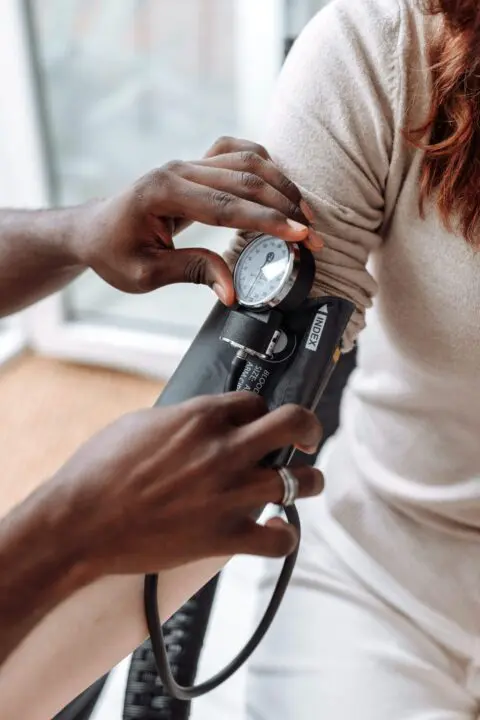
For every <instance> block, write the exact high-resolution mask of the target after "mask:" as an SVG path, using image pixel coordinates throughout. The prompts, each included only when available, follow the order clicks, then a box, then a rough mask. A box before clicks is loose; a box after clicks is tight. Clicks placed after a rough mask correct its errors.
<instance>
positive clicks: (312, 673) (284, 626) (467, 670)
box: [246, 499, 480, 720]
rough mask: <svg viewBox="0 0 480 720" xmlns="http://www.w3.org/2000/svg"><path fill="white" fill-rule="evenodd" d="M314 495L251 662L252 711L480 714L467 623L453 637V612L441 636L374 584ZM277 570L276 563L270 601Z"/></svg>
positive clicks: (357, 717)
mask: <svg viewBox="0 0 480 720" xmlns="http://www.w3.org/2000/svg"><path fill="white" fill-rule="evenodd" d="M318 502H319V503H321V502H322V500H321V499H320V500H319V501H318ZM312 503H313V505H315V504H316V503H317V501H309V502H308V507H309V513H308V517H307V518H305V516H304V537H303V541H302V545H301V551H300V557H299V561H298V565H297V570H296V573H295V577H294V580H293V582H292V584H291V586H290V589H289V591H287V596H286V598H285V600H284V602H283V604H282V606H281V608H280V611H279V614H278V616H277V618H276V620H275V621H274V625H273V627H272V628H271V630H270V632H269V633H268V635H267V637H266V638H265V640H264V642H263V643H262V645H261V647H260V648H259V649H258V650H257V652H256V654H255V655H254V657H253V659H252V661H251V664H250V668H249V675H248V681H247V693H246V704H247V710H246V717H247V718H248V720H467V719H468V720H477V719H478V718H479V717H480V643H479V642H477V641H476V640H475V638H471V637H469V638H465V637H464V636H463V635H462V633H463V634H464V631H463V630H462V629H461V628H458V637H455V638H454V640H455V642H452V644H450V645H449V644H448V643H447V642H445V637H446V636H448V635H449V633H450V637H452V638H453V634H452V624H451V622H450V621H448V620H446V624H448V626H449V627H448V633H447V632H445V633H441V635H442V637H441V638H439V637H438V636H437V637H436V636H435V633H432V632H431V630H426V629H425V625H424V624H422V622H418V621H417V619H416V618H413V617H412V616H411V614H410V612H404V611H402V608H401V607H399V604H398V603H395V604H394V603H392V602H391V598H390V599H389V600H388V601H387V600H385V598H384V597H382V595H381V594H380V593H379V592H378V591H377V592H374V591H373V590H372V589H370V587H369V586H368V585H367V584H364V582H363V581H362V580H361V579H360V578H359V577H358V576H357V575H356V574H354V572H352V570H351V569H350V568H349V567H348V566H347V565H345V564H344V563H343V562H342V561H341V560H340V559H339V557H338V555H337V554H336V553H335V552H334V551H333V550H332V547H331V546H330V545H329V544H328V543H327V542H326V540H325V537H324V535H323V534H322V528H321V525H322V523H321V522H318V521H317V522H316V523H313V522H312V517H314V515H315V513H314V508H313V505H312ZM277 573H278V565H276V564H274V565H273V566H272V565H271V564H270V563H267V571H266V575H265V581H264V583H263V588H262V591H261V592H262V594H263V595H264V597H262V598H261V601H262V606H263V605H264V603H265V594H268V595H270V594H271V592H272V587H273V583H274V581H275V578H276V575H277ZM436 619H437V621H438V617H437V618H436ZM454 630H455V628H454ZM459 648H468V649H469V650H468V651H465V652H463V651H459ZM470 650H471V652H470Z"/></svg>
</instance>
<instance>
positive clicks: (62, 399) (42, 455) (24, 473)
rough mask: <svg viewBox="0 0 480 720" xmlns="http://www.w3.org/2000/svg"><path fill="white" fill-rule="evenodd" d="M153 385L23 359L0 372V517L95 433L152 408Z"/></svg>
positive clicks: (155, 391)
mask: <svg viewBox="0 0 480 720" xmlns="http://www.w3.org/2000/svg"><path fill="white" fill-rule="evenodd" d="M160 389H161V386H160V384H159V383H158V382H154V381H152V380H147V379H145V378H142V377H137V376H135V375H126V374H123V373H117V372H115V371H111V370H104V369H99V368H91V367H83V366H77V365H72V364H66V363H62V362H59V361H55V360H49V359H45V358H39V357H34V356H23V357H21V358H20V359H18V360H16V361H15V362H12V363H10V364H8V365H6V366H4V367H3V368H1V369H0V516H1V515H2V514H4V513H5V512H6V511H7V510H8V509H9V508H10V507H11V506H12V505H13V504H14V503H16V502H18V501H19V500H21V499H22V498H23V497H25V495H27V494H28V493H29V492H30V491H31V490H33V489H34V488H35V487H36V486H37V485H38V484H39V483H40V482H42V481H43V480H44V479H46V478H48V477H49V476H50V475H51V474H52V473H53V472H55V470H56V469H57V468H58V467H59V466H60V465H61V464H62V463H63V462H64V461H65V460H66V459H67V458H68V457H69V456H70V455H71V454H72V453H73V452H74V451H75V450H76V449H77V448H78V446H79V445H80V444H81V443H82V442H83V441H84V440H86V439H87V438H88V437H90V436H91V435H92V434H93V433H94V432H95V431H96V430H98V429H100V428H101V427H103V426H104V425H106V424H108V423H109V422H111V421H112V420H114V419H115V418H117V417H119V416H120V415H121V414H123V413H125V412H129V411H130V410H134V409H139V408H141V407H147V406H149V405H152V404H153V402H154V401H155V399H156V398H157V396H158V395H159V392H160Z"/></svg>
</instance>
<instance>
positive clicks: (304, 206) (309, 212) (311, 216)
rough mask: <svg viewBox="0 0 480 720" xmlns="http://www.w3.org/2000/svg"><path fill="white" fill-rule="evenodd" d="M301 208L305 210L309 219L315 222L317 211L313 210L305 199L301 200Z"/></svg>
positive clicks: (304, 212)
mask: <svg viewBox="0 0 480 720" xmlns="http://www.w3.org/2000/svg"><path fill="white" fill-rule="evenodd" d="M300 210H301V211H302V212H303V214H304V215H305V217H306V218H307V220H309V221H310V222H314V220H315V213H314V212H313V210H312V208H311V207H310V205H307V203H306V202H305V200H300Z"/></svg>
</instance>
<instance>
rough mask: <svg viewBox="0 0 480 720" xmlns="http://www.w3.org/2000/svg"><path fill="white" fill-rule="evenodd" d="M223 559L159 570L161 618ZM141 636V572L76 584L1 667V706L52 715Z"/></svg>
mask: <svg viewBox="0 0 480 720" xmlns="http://www.w3.org/2000/svg"><path fill="white" fill-rule="evenodd" d="M225 562H226V561H225V560H221V559H218V558H215V559H211V560H205V561H201V562H198V563H195V564H193V565H190V566H185V567H183V568H178V569H174V570H169V571H164V572H162V573H160V576H159V608H160V616H161V617H162V619H167V618H168V617H169V616H170V615H171V614H172V613H173V612H175V610H177V609H178V608H179V607H180V606H181V605H183V604H184V602H185V601H186V600H187V599H188V598H189V597H191V595H193V594H194V593H195V592H196V590H198V589H199V588H200V587H201V586H202V585H204V584H205V583H206V582H207V581H208V580H209V579H210V578H211V577H212V576H213V575H214V574H215V573H216V572H217V571H218V570H219V569H220V567H221V566H222V565H223V564H224V563H225ZM146 635H147V629H146V625H145V619H144V614H143V577H138V576H135V577H128V576H114V577H106V578H103V579H101V580H98V581H97V582H95V583H93V584H91V585H89V586H88V587H85V588H83V589H82V590H80V591H79V592H77V593H75V594H74V595H72V596H71V597H70V598H68V599H67V600H66V601H65V602H63V603H62V604H61V605H60V606H59V607H57V608H56V609H55V610H54V611H53V612H52V613H51V614H50V615H48V616H47V617H46V618H44V620H43V621H42V622H41V623H39V625H37V626H36V627H35V628H34V630H33V631H32V632H31V633H30V635H29V636H28V637H27V638H26V639H25V640H24V642H23V643H22V644H21V645H20V647H19V648H18V649H17V650H16V651H15V652H14V653H12V655H11V656H10V657H9V659H8V660H7V662H6V663H5V665H4V666H3V668H2V669H1V671H0V707H2V709H3V712H4V715H5V717H12V718H13V717H22V718H25V720H45V718H46V717H53V716H54V715H55V714H56V713H57V712H58V711H59V710H60V709H61V708H62V707H64V706H65V705H67V704H68V703H69V702H70V701H71V700H72V699H73V698H74V697H76V696H77V695H78V694H79V693H80V692H82V691H83V690H84V689H85V688H86V687H88V686H89V685H90V684H91V683H92V682H94V680H96V679H97V678H98V677H101V676H102V675H103V674H104V673H105V672H107V671H108V670H110V669H111V668H112V667H114V666H115V665H116V664H117V663H118V662H120V660H122V659H123V658H124V657H126V656H127V655H128V654H129V653H130V652H132V651H133V649H134V648H136V647H137V646H138V645H140V643H141V642H143V640H144V639H145V637H146ZM25 677H28V678H29V680H28V683H25Z"/></svg>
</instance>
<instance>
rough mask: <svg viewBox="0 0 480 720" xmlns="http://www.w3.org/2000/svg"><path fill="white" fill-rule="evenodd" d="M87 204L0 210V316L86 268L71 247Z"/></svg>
mask: <svg viewBox="0 0 480 720" xmlns="http://www.w3.org/2000/svg"><path fill="white" fill-rule="evenodd" d="M87 207H88V206H79V207H77V208H66V209H60V210H0V317H2V316H5V315H9V314H11V313H13V312H17V311H18V310H21V309H22V308H24V307H27V306H28V305H31V304H32V303H34V302H36V301H37V300H41V299H42V298H44V297H46V296H47V295H50V294H51V293H53V292H56V291H57V290H60V289H61V288H63V287H64V286H65V285H66V284H67V283H69V282H70V281H71V280H73V279H74V278H75V277H76V276H77V275H79V274H80V273H81V272H82V271H83V270H84V269H85V268H84V266H82V265H81V263H80V262H79V260H78V257H77V254H76V252H75V247H76V245H77V244H78V242H81V232H82V230H81V228H82V224H83V216H84V214H85V213H86V212H87Z"/></svg>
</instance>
